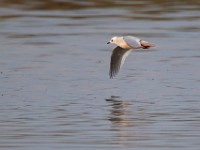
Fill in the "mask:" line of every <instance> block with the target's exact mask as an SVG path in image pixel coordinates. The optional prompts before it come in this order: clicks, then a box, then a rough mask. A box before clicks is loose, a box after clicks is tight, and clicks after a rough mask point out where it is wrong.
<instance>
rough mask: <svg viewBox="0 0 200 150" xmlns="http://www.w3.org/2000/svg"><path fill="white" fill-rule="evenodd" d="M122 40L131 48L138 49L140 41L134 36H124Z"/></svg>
mask: <svg viewBox="0 0 200 150" xmlns="http://www.w3.org/2000/svg"><path fill="white" fill-rule="evenodd" d="M123 40H124V41H125V42H126V43H127V44H128V45H129V46H130V47H132V48H140V47H141V44H140V39H139V38H137V37H134V36H124V37H123Z"/></svg>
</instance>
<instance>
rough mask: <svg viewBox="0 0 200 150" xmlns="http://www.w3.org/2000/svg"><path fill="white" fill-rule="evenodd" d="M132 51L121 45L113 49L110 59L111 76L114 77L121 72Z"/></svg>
mask: <svg viewBox="0 0 200 150" xmlns="http://www.w3.org/2000/svg"><path fill="white" fill-rule="evenodd" d="M130 52H131V50H126V49H123V48H121V47H119V46H117V47H116V48H115V49H114V50H113V53H112V55H111V61H110V73H109V75H110V78H113V77H114V76H115V75H116V74H117V73H118V72H119V69H120V68H121V67H122V65H123V64H124V61H125V59H126V57H127V56H128V55H129V53H130Z"/></svg>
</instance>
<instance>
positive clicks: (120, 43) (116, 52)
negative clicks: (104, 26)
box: [107, 36, 155, 78]
mask: <svg viewBox="0 0 200 150" xmlns="http://www.w3.org/2000/svg"><path fill="white" fill-rule="evenodd" d="M110 43H113V44H115V45H117V47H116V48H114V49H113V52H112V55H111V61H110V72H109V75H110V78H113V77H114V76H115V75H117V73H118V72H119V70H120V68H121V67H122V66H123V64H124V61H125V59H126V57H127V56H128V55H129V54H130V52H131V51H132V50H134V49H148V48H150V47H154V46H155V44H153V43H150V42H147V41H144V40H141V39H140V38H137V37H134V36H121V37H117V36H114V37H112V38H111V40H110V41H109V42H108V43H107V44H110Z"/></svg>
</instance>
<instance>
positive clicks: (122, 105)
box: [106, 96, 130, 126]
mask: <svg viewBox="0 0 200 150" xmlns="http://www.w3.org/2000/svg"><path fill="white" fill-rule="evenodd" d="M106 101H107V102H108V103H109V106H111V109H110V110H109V111H110V115H109V117H108V119H109V120H110V121H111V122H112V123H113V125H117V126H128V125H129V124H128V122H129V120H128V114H130V109H129V105H130V104H129V103H128V102H124V101H122V100H120V97H119V96H111V97H110V98H108V99H106Z"/></svg>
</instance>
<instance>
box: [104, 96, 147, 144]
mask: <svg viewBox="0 0 200 150" xmlns="http://www.w3.org/2000/svg"><path fill="white" fill-rule="evenodd" d="M120 99H121V97H119V96H111V97H110V98H108V99H106V102H107V103H108V104H109V105H108V106H109V110H108V111H109V112H110V113H109V115H108V120H109V121H110V122H111V123H112V125H111V129H110V130H111V132H112V133H113V135H114V137H115V139H116V141H115V142H117V143H118V144H119V145H121V146H125V147H126V146H130V144H131V145H132V144H133V142H134V140H136V141H137V140H138V138H140V137H144V133H142V132H138V130H137V128H138V127H140V126H142V125H144V124H145V122H146V117H145V116H143V115H141V114H140V113H142V110H139V112H140V113H138V111H137V110H134V107H133V104H132V103H131V102H127V101H125V100H120ZM139 114H140V115H139ZM145 137H146V136H145Z"/></svg>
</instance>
